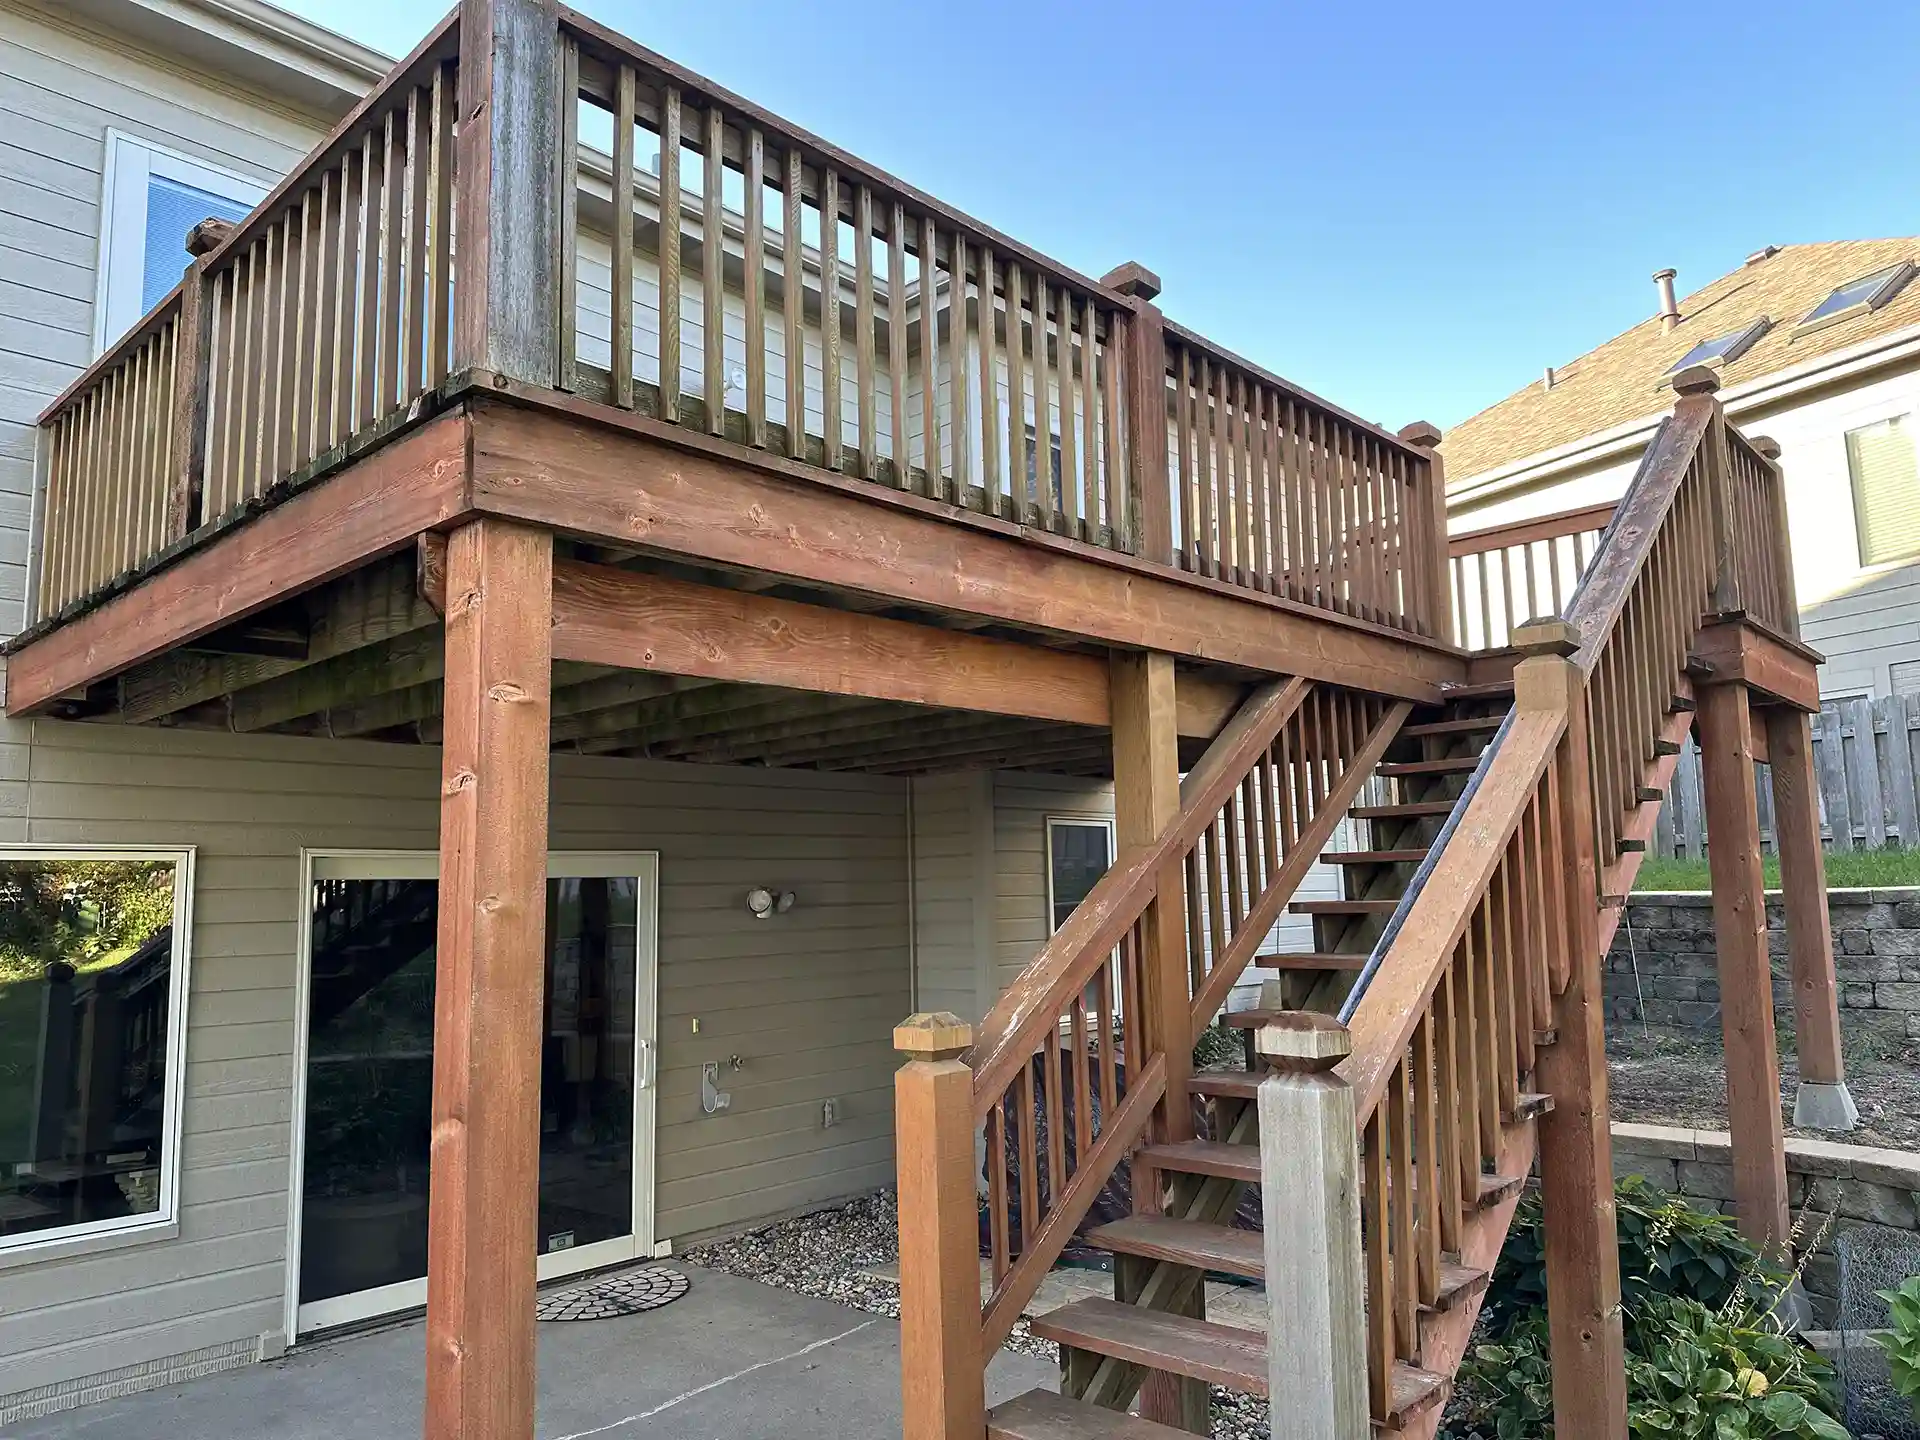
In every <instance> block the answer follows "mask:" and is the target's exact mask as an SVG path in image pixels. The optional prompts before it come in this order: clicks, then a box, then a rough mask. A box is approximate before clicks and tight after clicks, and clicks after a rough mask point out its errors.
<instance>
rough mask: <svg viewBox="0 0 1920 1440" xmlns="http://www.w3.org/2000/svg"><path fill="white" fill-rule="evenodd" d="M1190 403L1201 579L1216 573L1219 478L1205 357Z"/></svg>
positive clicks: (1210, 378)
mask: <svg viewBox="0 0 1920 1440" xmlns="http://www.w3.org/2000/svg"><path fill="white" fill-rule="evenodd" d="M1193 401H1194V414H1193V481H1194V488H1195V491H1196V493H1197V494H1198V497H1199V501H1200V506H1199V508H1200V513H1199V516H1198V525H1197V527H1196V529H1195V530H1194V547H1193V556H1194V568H1195V569H1197V570H1198V571H1199V573H1200V574H1202V575H1214V574H1217V573H1218V570H1219V567H1218V565H1217V563H1216V560H1217V556H1218V554H1219V550H1218V531H1217V529H1216V527H1215V524H1214V503H1213V502H1214V493H1215V486H1216V484H1217V483H1218V477H1217V475H1216V474H1215V471H1214V463H1213V457H1214V447H1213V427H1214V417H1213V365H1212V362H1211V361H1209V360H1208V359H1207V357H1206V356H1205V355H1202V356H1201V357H1200V368H1199V370H1198V371H1197V372H1196V373H1195V375H1194V396H1193Z"/></svg>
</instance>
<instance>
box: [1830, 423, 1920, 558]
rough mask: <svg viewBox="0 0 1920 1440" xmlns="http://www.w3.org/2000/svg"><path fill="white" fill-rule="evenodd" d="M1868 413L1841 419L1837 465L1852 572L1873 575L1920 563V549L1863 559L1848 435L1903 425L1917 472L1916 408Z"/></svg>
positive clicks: (1919, 461) (1862, 524)
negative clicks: (1849, 513) (1843, 482)
mask: <svg viewBox="0 0 1920 1440" xmlns="http://www.w3.org/2000/svg"><path fill="white" fill-rule="evenodd" d="M1862 414H1865V415H1870V416H1872V418H1871V419H1864V418H1861V415H1859V414H1856V415H1854V416H1852V417H1849V418H1847V419H1845V420H1843V421H1842V422H1841V429H1840V468H1841V471H1842V473H1844V474H1845V475H1846V477H1847V503H1848V504H1849V505H1850V506H1852V507H1853V558H1854V564H1855V566H1856V573H1858V574H1861V575H1877V574H1880V573H1882V572H1884V571H1887V570H1897V569H1899V568H1900V567H1902V566H1905V565H1913V564H1915V563H1917V562H1920V548H1916V549H1914V550H1911V551H1907V552H1904V553H1902V554H1900V555H1895V556H1893V557H1891V558H1889V559H1884V560H1869V559H1868V558H1867V547H1866V533H1865V517H1864V514H1863V512H1862V508H1861V504H1860V481H1859V477H1857V476H1856V475H1855V474H1854V473H1853V446H1852V444H1851V443H1850V440H1851V437H1852V436H1854V435H1856V434H1858V433H1859V432H1860V431H1862V430H1871V429H1874V428H1875V427H1876V426H1881V425H1898V424H1904V425H1905V426H1906V427H1907V428H1908V430H1909V438H1910V442H1911V444H1912V445H1913V449H1914V464H1915V469H1916V474H1917V475H1920V409H1915V408H1913V407H1911V406H1904V405H1902V406H1891V407H1887V408H1884V409H1881V408H1878V407H1876V409H1874V410H1866V411H1863V412H1862Z"/></svg>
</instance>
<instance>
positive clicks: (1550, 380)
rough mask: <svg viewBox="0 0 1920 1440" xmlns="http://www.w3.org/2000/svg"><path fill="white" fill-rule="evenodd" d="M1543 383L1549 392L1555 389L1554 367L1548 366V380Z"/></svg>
mask: <svg viewBox="0 0 1920 1440" xmlns="http://www.w3.org/2000/svg"><path fill="white" fill-rule="evenodd" d="M1541 383H1542V384H1543V385H1544V386H1545V388H1547V389H1548V390H1551V389H1552V388H1553V367H1552V366H1551V365H1549V366H1547V378H1546V379H1545V380H1544V381H1542V382H1541Z"/></svg>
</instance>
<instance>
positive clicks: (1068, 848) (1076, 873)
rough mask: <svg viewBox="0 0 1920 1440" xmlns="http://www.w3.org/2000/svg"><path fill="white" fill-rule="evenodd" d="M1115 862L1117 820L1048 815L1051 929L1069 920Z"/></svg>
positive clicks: (1049, 921) (1048, 876)
mask: <svg viewBox="0 0 1920 1440" xmlns="http://www.w3.org/2000/svg"><path fill="white" fill-rule="evenodd" d="M1111 864H1113V822H1112V821H1111V820H1096V819H1089V820H1078V819H1070V818H1065V817H1061V816H1057V815H1049V816H1048V817H1047V917H1048V923H1049V928H1050V930H1058V929H1059V928H1060V927H1061V926H1062V925H1064V924H1066V923H1067V917H1068V916H1069V915H1071V914H1073V912H1074V909H1075V907H1077V906H1078V905H1079V904H1080V902H1081V901H1082V900H1084V899H1086V898H1087V892H1088V891H1089V890H1091V889H1093V887H1094V886H1095V885H1096V884H1098V883H1099V880H1100V877H1101V876H1102V875H1104V874H1106V873H1107V867H1108V866H1109V865H1111Z"/></svg>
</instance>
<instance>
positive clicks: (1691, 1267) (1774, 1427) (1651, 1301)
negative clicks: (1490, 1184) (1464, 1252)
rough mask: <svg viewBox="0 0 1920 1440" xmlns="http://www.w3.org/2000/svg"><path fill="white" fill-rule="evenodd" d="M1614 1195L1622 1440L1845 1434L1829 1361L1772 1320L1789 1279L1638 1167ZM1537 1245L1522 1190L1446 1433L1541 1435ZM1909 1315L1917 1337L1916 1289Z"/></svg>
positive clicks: (1520, 1439) (1543, 1374)
mask: <svg viewBox="0 0 1920 1440" xmlns="http://www.w3.org/2000/svg"><path fill="white" fill-rule="evenodd" d="M1616 1205H1617V1211H1618V1217H1619V1232H1620V1291H1621V1299H1622V1307H1621V1308H1622V1317H1623V1328H1624V1330H1625V1332H1626V1347H1627V1421H1628V1430H1629V1432H1630V1434H1631V1435H1632V1436H1633V1437H1634V1440H1748V1437H1763V1436H1788V1437H1795V1440H1847V1432H1846V1430H1845V1428H1844V1427H1842V1426H1841V1425H1840V1424H1839V1422H1838V1421H1836V1420H1835V1419H1834V1418H1833V1415H1834V1413H1835V1412H1836V1411H1837V1409H1838V1400H1837V1397H1836V1396H1835V1395H1834V1393H1833V1371H1832V1367H1830V1366H1829V1365H1828V1364H1827V1363H1826V1361H1824V1360H1823V1359H1821V1358H1820V1357H1819V1356H1818V1355H1816V1354H1815V1353H1814V1352H1813V1351H1812V1350H1811V1349H1809V1348H1808V1347H1807V1346H1805V1345H1803V1344H1802V1343H1801V1342H1800V1341H1799V1340H1797V1339H1795V1338H1794V1337H1792V1336H1790V1335H1786V1334H1783V1333H1781V1331H1780V1329H1779V1327H1778V1325H1777V1324H1776V1322H1775V1319H1774V1314H1773V1306H1774V1303H1775V1300H1776V1299H1777V1297H1778V1296H1779V1295H1780V1294H1781V1292H1782V1291H1783V1290H1784V1289H1785V1287H1786V1286H1787V1285H1788V1284H1789V1283H1791V1278H1792V1277H1790V1276H1788V1275H1786V1274H1784V1273H1782V1272H1780V1271H1778V1270H1776V1269H1773V1268H1771V1267H1769V1266H1767V1265H1765V1264H1763V1263H1762V1262H1761V1260H1760V1257H1759V1255H1758V1253H1757V1252H1756V1251H1755V1250H1754V1247H1753V1246H1752V1245H1750V1244H1748V1243H1747V1241H1746V1240H1745V1239H1744V1238H1742V1236H1741V1235H1740V1233H1739V1232H1738V1231H1737V1230H1735V1229H1734V1227H1733V1224H1732V1222H1731V1221H1729V1220H1727V1219H1726V1218H1725V1217H1723V1216H1719V1215H1710V1214H1705V1213H1702V1212H1700V1211H1697V1210H1694V1209H1693V1208H1692V1207H1691V1206H1689V1205H1687V1204H1686V1203H1685V1202H1684V1201H1682V1200H1680V1199H1678V1198H1677V1197H1674V1196H1670V1195H1667V1194H1665V1193H1664V1192H1662V1191H1660V1190H1657V1189H1655V1188H1654V1187H1653V1186H1651V1185H1649V1184H1648V1183H1647V1182H1646V1181H1644V1180H1642V1179H1640V1178H1638V1177H1632V1178H1629V1179H1626V1180H1622V1181H1621V1182H1620V1183H1619V1185H1618V1187H1617V1189H1616ZM1544 1242H1545V1235H1544V1231H1543V1229H1542V1222H1541V1214H1540V1205H1539V1201H1538V1199H1537V1198H1536V1197H1533V1196H1529V1197H1528V1198H1527V1199H1526V1200H1525V1201H1523V1202H1522V1204H1521V1206H1520V1208H1519V1210H1518V1211H1516V1213H1515V1217H1514V1224H1513V1228H1512V1230H1511V1231H1510V1232H1509V1234H1508V1236H1507V1243H1506V1247H1505V1248H1504V1249H1503V1250H1502V1252H1501V1255H1500V1259H1499V1261H1498V1262H1497V1263H1496V1265H1495V1267H1494V1272H1493V1277H1492V1280H1491V1281H1490V1283H1489V1285H1488V1290H1487V1300H1486V1309H1485V1312H1484V1314H1485V1317H1486V1330H1485V1335H1486V1337H1487V1340H1488V1343H1485V1344H1481V1345H1478V1346H1476V1347H1475V1348H1474V1350H1473V1351H1472V1353H1471V1354H1469V1355H1468V1357H1467V1358H1466V1360H1465V1361H1464V1362H1462V1364H1461V1366H1460V1371H1459V1375H1458V1377H1457V1392H1456V1399H1455V1402H1454V1405H1453V1407H1452V1409H1451V1410H1450V1411H1449V1415H1448V1428H1447V1429H1446V1430H1445V1431H1443V1432H1442V1433H1443V1434H1444V1435H1446V1436H1449V1437H1452V1440H1546V1437H1551V1436H1552V1434H1553V1367H1552V1354H1551V1347H1550V1345H1549V1343H1548V1335H1547V1310H1546V1266H1545V1259H1544V1250H1543V1246H1544ZM1916 1283H1920V1282H1916ZM1914 1316H1915V1321H1916V1335H1917V1336H1920V1289H1917V1290H1916V1292H1915V1295H1914ZM1915 1353H1916V1354H1917V1355H1920V1338H1917V1339H1916V1352H1915Z"/></svg>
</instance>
